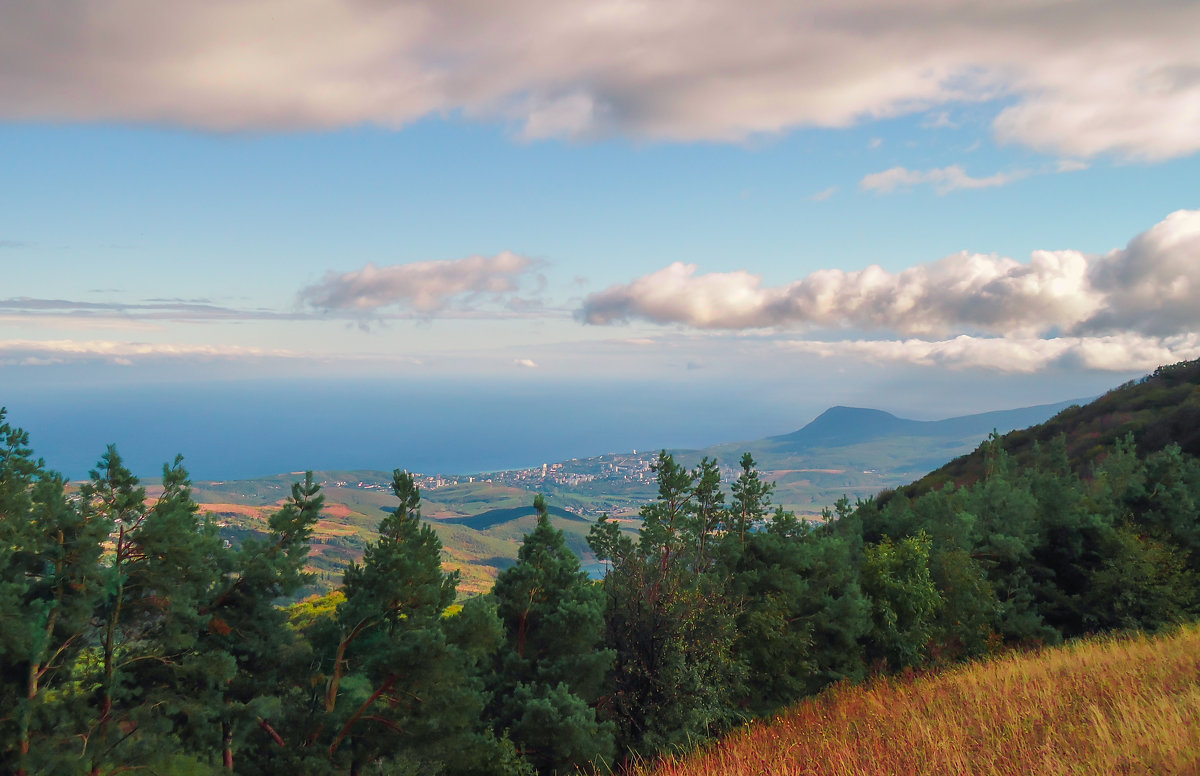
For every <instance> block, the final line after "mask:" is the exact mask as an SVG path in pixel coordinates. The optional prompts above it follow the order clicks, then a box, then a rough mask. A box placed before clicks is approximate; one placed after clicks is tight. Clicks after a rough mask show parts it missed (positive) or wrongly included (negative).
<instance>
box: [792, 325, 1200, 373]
mask: <svg viewBox="0 0 1200 776" xmlns="http://www.w3.org/2000/svg"><path fill="white" fill-rule="evenodd" d="M781 347H784V348H786V349H787V350H790V351H794V352H800V353H809V354H813V355H817V356H822V357H826V358H830V357H833V358H840V359H845V358H853V359H864V360H867V361H872V362H876V363H903V364H915V365H918V366H930V367H941V368H946V369H991V370H995V371H999V372H1019V373H1033V372H1038V371H1041V370H1043V369H1046V368H1048V367H1051V366H1066V367H1072V368H1083V369H1091V370H1096V371H1111V372H1130V371H1149V370H1151V369H1153V368H1154V367H1156V366H1159V365H1160V364H1170V363H1174V362H1176V361H1184V360H1190V359H1194V358H1198V357H1200V335H1197V334H1186V335H1180V336H1175V337H1166V338H1156V337H1146V336H1143V335H1138V334H1132V333H1129V334H1117V335H1111V336H1105V337H1056V338H1053V339H1038V338H1021V337H970V336H967V335H960V336H958V337H954V338H953V339H948V340H921V339H908V340H847V341H838V342H824V341H815V340H793V341H787V342H783V343H781Z"/></svg>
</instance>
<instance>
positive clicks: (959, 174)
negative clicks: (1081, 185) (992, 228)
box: [858, 164, 1030, 194]
mask: <svg viewBox="0 0 1200 776" xmlns="http://www.w3.org/2000/svg"><path fill="white" fill-rule="evenodd" d="M1029 174H1030V173H1029V171H1028V170H1014V171H1012V172H998V173H996V174H995V175H989V176H988V177H986V178H972V177H971V176H970V175H968V174H967V171H966V170H964V169H963V168H962V167H960V166H959V165H957V164H952V165H950V166H949V167H942V168H940V169H935V170H910V169H908V168H907V167H893V168H891V169H890V170H884V171H883V172H876V173H871V174H870V175H866V176H864V177H863V179H862V180H861V181H859V183H858V185H859V188H861V189H863V190H865V191H874V192H876V193H878V194H890V193H892V192H893V191H896V190H897V189H909V188H912V187H913V186H918V185H921V184H930V185H932V186H933V187H934V189H935V190H936V191H937V193H938V194H947V193H949V192H951V191H955V190H956V189H988V188H992V187H993V186H1005V185H1007V184H1009V183H1013V182H1014V181H1019V180H1021V179H1022V178H1027V177H1029Z"/></svg>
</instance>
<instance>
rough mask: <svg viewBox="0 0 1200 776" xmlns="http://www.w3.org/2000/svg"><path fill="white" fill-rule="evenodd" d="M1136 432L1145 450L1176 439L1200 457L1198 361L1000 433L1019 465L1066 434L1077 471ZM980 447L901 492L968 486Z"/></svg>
mask: <svg viewBox="0 0 1200 776" xmlns="http://www.w3.org/2000/svg"><path fill="white" fill-rule="evenodd" d="M1126 434H1132V435H1133V439H1134V442H1135V443H1136V444H1137V448H1138V450H1139V451H1140V452H1141V453H1142V454H1143V455H1145V454H1148V453H1152V452H1154V451H1156V450H1161V449H1162V448H1164V447H1166V446H1167V445H1168V444H1171V443H1175V444H1178V445H1179V446H1180V448H1182V449H1183V452H1185V453H1188V454H1190V455H1200V360H1196V361H1184V362H1181V363H1178V364H1173V365H1170V366H1162V367H1159V368H1158V369H1156V370H1155V371H1154V372H1153V374H1150V375H1147V376H1146V377H1144V378H1142V379H1141V380H1136V381H1133V382H1129V383H1126V384H1125V385H1122V386H1120V387H1118V388H1114V389H1113V390H1111V391H1109V392H1108V393H1106V394H1104V395H1103V396H1101V397H1100V398H1098V399H1096V400H1095V401H1093V402H1090V403H1088V404H1086V405H1083V406H1073V407H1068V408H1067V409H1065V410H1063V411H1062V412H1060V413H1058V414H1057V415H1055V416H1054V417H1053V418H1051V419H1049V420H1047V421H1046V422H1045V423H1041V424H1039V425H1036V426H1031V427H1030V428H1025V429H1021V430H1018V431H1013V432H1011V433H1008V434H1005V435H1004V436H1003V437H1001V445H1002V446H1003V447H1004V449H1005V450H1006V451H1008V453H1009V454H1010V455H1012V456H1013V457H1014V458H1016V460H1017V461H1018V462H1019V463H1021V464H1029V463H1031V462H1032V460H1033V453H1034V449H1035V446H1037V445H1044V444H1046V443H1047V442H1050V441H1051V440H1053V439H1054V438H1055V437H1057V436H1059V435H1062V436H1064V437H1065V438H1066V441H1067V453H1068V456H1069V457H1070V459H1071V462H1072V464H1073V465H1074V466H1075V468H1076V469H1077V470H1078V471H1081V472H1084V473H1085V474H1086V473H1087V471H1088V469H1090V467H1091V466H1092V464H1094V463H1095V462H1096V461H1098V460H1099V459H1100V457H1101V456H1103V455H1104V453H1105V451H1106V450H1107V449H1110V448H1111V447H1112V445H1113V443H1114V442H1115V441H1116V440H1118V439H1121V438H1122V437H1124V436H1125V435H1126ZM983 466H984V455H983V452H982V451H981V450H978V449H977V450H975V451H974V452H972V453H969V454H967V455H964V456H962V457H959V458H956V459H955V460H953V461H951V462H950V463H948V464H946V465H945V466H942V467H941V468H939V469H937V470H936V471H932V472H930V473H929V474H927V475H926V476H924V477H922V478H921V479H919V480H917V481H916V482H914V483H912V484H911V485H908V486H905V487H904V488H902V489H901V492H902V493H904V494H905V495H907V496H915V495H918V494H920V493H924V492H927V491H929V490H936V489H937V488H940V487H942V486H943V485H945V484H947V483H951V482H953V483H957V484H960V485H961V484H966V483H970V482H974V481H976V480H978V479H979V477H980V476H981V474H982V473H983Z"/></svg>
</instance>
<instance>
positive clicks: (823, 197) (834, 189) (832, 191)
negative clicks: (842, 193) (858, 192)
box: [808, 186, 837, 202]
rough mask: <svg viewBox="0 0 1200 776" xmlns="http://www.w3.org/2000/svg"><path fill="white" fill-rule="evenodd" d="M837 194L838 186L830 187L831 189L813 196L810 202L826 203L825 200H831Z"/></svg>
mask: <svg viewBox="0 0 1200 776" xmlns="http://www.w3.org/2000/svg"><path fill="white" fill-rule="evenodd" d="M836 193H837V186H830V187H829V188H827V189H825V190H823V191H818V192H817V193H816V194H813V195H812V196H811V197H809V198H808V199H809V201H810V202H824V201H825V200H827V199H829V198H830V197H832V196H833V195H834V194H836Z"/></svg>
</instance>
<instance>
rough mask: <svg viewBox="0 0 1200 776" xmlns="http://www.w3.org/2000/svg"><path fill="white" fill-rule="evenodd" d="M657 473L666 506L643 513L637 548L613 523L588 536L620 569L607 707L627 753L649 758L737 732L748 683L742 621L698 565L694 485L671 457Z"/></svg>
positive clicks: (610, 621)
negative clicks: (739, 654)
mask: <svg viewBox="0 0 1200 776" xmlns="http://www.w3.org/2000/svg"><path fill="white" fill-rule="evenodd" d="M653 469H654V471H655V474H656V476H657V478H658V486H659V498H658V500H657V501H655V502H652V503H650V504H647V505H645V506H644V507H643V508H642V513H641V514H642V530H641V535H640V538H639V541H638V542H637V544H636V545H634V544H633V543H632V542H629V541H626V540H625V539H624V538H623V537H621V536H620V535H619V533H617V531H616V528H615V526H614V524H613V523H612V522H611V521H607V520H602V521H601V522H600V523H598V524H597V525H596V526H594V527H593V529H592V531H591V533H590V534H589V536H588V543H589V545H590V546H591V547H592V549H593V551H594V552H595V553H596V555H597V557H598V558H600V559H601V560H607V561H609V562H611V564H612V566H611V568H610V569H609V571H608V573H607V575H606V576H605V579H604V592H605V597H606V599H607V604H606V607H605V643H606V645H607V646H608V647H609V648H611V649H613V650H614V651H615V653H616V657H615V660H614V664H613V669H612V671H611V673H610V679H609V687H608V693H607V696H606V697H605V699H604V707H605V708H606V710H607V711H608V713H609V714H610V715H611V718H612V719H613V721H614V722H615V723H616V725H617V738H618V749H619V751H621V752H631V753H634V754H637V755H642V756H650V755H653V754H655V753H657V752H661V751H664V750H666V749H668V748H670V747H672V746H677V745H681V744H683V743H684V742H686V741H689V740H699V739H702V738H706V737H708V736H710V735H712V734H714V733H716V732H718V731H720V730H722V729H724V728H725V727H727V726H728V725H730V724H732V722H733V721H735V720H736V718H737V712H736V710H735V709H734V708H733V705H732V703H733V694H734V691H735V688H736V687H737V686H738V684H739V682H740V668H739V665H738V663H737V662H736V661H735V660H734V658H733V655H732V645H733V638H734V626H735V622H734V614H735V613H734V611H733V609H732V607H731V606H730V604H729V602H728V601H727V600H726V599H725V597H724V596H723V595H722V594H721V591H720V589H719V585H718V584H716V582H715V580H712V579H711V578H709V577H708V575H705V574H698V573H697V571H696V568H695V565H694V564H695V561H696V558H697V550H698V546H699V545H698V541H697V540H698V535H697V525H698V523H697V522H695V517H696V514H697V513H696V510H695V504H696V503H697V494H696V492H695V486H696V476H695V475H693V474H692V473H691V472H688V471H687V470H686V469H685V468H684V467H682V466H680V465H679V464H678V463H676V462H675V459H674V458H673V457H672V456H670V455H667V454H666V453H665V452H663V453H660V455H659V459H658V461H657V462H656V463H655V464H654V467H653ZM706 487H707V486H706ZM704 498H707V497H706V496H705V495H704V494H703V493H701V500H703V499H704ZM712 503H715V499H713V502H712ZM710 538H711V537H710Z"/></svg>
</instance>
